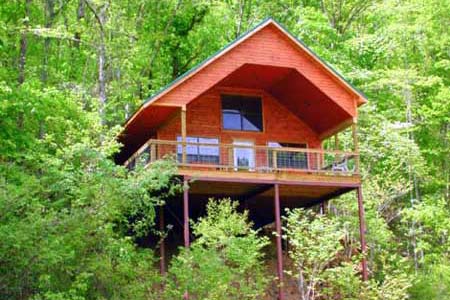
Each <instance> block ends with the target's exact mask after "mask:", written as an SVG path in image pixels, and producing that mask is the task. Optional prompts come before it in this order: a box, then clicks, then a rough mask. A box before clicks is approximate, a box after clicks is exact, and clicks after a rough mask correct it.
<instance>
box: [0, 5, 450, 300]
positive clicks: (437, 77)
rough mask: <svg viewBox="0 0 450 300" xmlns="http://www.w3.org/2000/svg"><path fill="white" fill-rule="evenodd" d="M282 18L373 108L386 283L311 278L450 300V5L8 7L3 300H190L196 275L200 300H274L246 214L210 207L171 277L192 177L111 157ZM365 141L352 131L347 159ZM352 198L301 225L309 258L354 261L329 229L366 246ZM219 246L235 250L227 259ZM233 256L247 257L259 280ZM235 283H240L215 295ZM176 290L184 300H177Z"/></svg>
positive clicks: (2, 74)
mask: <svg viewBox="0 0 450 300" xmlns="http://www.w3.org/2000/svg"><path fill="white" fill-rule="evenodd" d="M266 17H272V18H274V19H275V20H276V21H278V22H280V23H281V24H283V26H285V27H286V28H288V29H289V31H290V32H291V33H292V34H293V35H295V36H296V37H298V38H300V39H301V40H303V41H304V42H305V44H307V45H308V47H310V48H311V49H312V50H314V52H316V53H317V54H318V55H319V56H320V57H321V58H323V60H325V61H327V62H328V63H329V64H330V65H331V66H332V67H333V68H334V69H336V70H337V71H339V72H340V73H341V74H343V75H344V77H345V78H346V79H348V80H349V81H350V82H351V83H352V84H353V85H354V86H356V87H357V88H358V89H360V90H362V91H364V93H365V94H366V95H367V98H368V99H369V102H368V103H367V104H366V105H364V106H363V107H362V108H361V109H360V111H359V119H358V128H359V140H360V153H361V168H362V177H363V182H364V185H363V191H364V200H365V205H366V222H367V227H368V232H367V239H368V249H369V250H368V254H367V259H368V264H369V268H370V277H371V281H370V282H369V283H367V284H366V285H363V284H361V283H360V282H359V281H358V280H357V281H354V280H353V279H354V278H357V275H355V274H356V273H357V270H355V268H357V261H353V260H352V261H347V262H346V263H345V264H342V265H340V266H339V268H328V269H327V270H324V272H322V273H320V272H319V273H314V276H312V275H311V274H309V275H307V277H305V278H306V279H307V280H309V281H308V282H314V284H315V285H314V286H320V293H321V295H322V296H326V295H334V296H336V295H338V296H341V298H342V299H344V297H346V298H345V299H363V298H362V297H363V296H362V295H364V297H366V298H367V299H417V300H422V299H446V298H449V297H450V257H449V255H450V240H449V232H450V202H449V201H450V145H449V141H450V76H449V74H450V31H449V27H450V26H449V25H450V1H449V0H428V1H422V0H223V1H213V0H210V1H208V0H192V1H184V0H164V1H156V0H155V1H154V0H126V1H113V0H39V1H33V0H3V1H1V6H0V63H1V68H0V299H49V300H50V299H51V300H53V299H73V300H75V299H76V300H81V299H163V298H162V297H165V298H167V299H179V297H180V295H182V294H183V292H184V289H180V288H179V287H178V289H177V286H178V283H180V282H181V283H183V284H185V283H186V282H185V281H183V280H185V279H186V278H183V277H182V274H185V272H184V271H185V270H188V269H189V270H191V273H189V274H190V276H191V277H190V278H191V279H192V280H197V282H203V283H204V286H202V285H200V284H198V285H196V286H195V288H196V289H195V288H194V287H192V288H193V290H192V293H198V295H199V297H203V298H205V299H206V298H207V297H210V298H208V299H221V298H220V297H221V295H222V297H223V295H228V296H227V298H226V299H243V298H239V297H240V296H242V295H245V297H246V298H245V299H261V298H259V297H260V295H261V293H264V290H265V289H266V288H267V287H268V286H270V283H268V282H267V278H269V279H271V278H272V277H273V275H274V274H270V276H272V277H270V276H269V275H267V273H264V272H266V271H265V270H264V265H263V263H262V260H263V258H264V256H265V255H266V254H265V253H264V252H265V251H266V250H264V248H265V247H266V246H267V244H268V242H267V238H266V237H261V232H259V231H258V232H257V231H254V230H253V229H252V228H251V224H250V223H249V222H248V220H247V219H246V215H245V212H244V213H241V212H237V211H236V210H235V205H234V204H233V202H232V201H231V200H226V201H223V203H222V205H219V204H218V202H215V201H212V202H210V211H209V212H208V216H205V218H204V219H201V220H198V221H197V223H195V224H193V225H192V226H193V228H195V234H196V236H197V242H196V243H195V244H194V245H193V250H192V251H191V252H189V251H185V250H181V251H180V253H179V254H178V256H176V258H175V259H174V260H173V264H172V265H171V267H170V268H169V274H170V276H168V277H167V279H164V278H162V277H161V276H160V275H159V274H158V268H157V267H155V266H156V265H157V259H158V258H157V254H155V251H156V249H152V248H149V247H144V246H142V243H141V239H142V237H145V236H147V235H149V234H164V233H161V232H158V229H157V226H156V224H155V216H156V213H157V209H158V207H160V206H162V205H164V203H165V201H166V200H167V199H168V197H171V196H173V195H175V194H176V193H179V192H180V190H181V188H182V187H181V186H180V183H179V182H178V181H177V180H174V178H173V174H174V173H175V168H176V166H175V164H174V162H173V161H171V160H167V161H161V162H158V163H156V164H154V165H152V167H151V168H147V169H143V168H141V169H140V168H138V169H136V170H135V171H133V172H127V170H126V169H125V168H124V167H123V166H118V165H116V164H114V161H113V160H112V157H113V156H114V154H115V153H117V151H118V149H120V145H119V144H118V143H117V139H116V138H117V135H118V133H119V132H120V130H121V128H122V127H121V126H122V125H123V123H124V121H125V120H126V119H127V118H129V117H130V116H131V115H132V114H133V113H134V112H135V110H136V109H137V108H138V107H139V106H140V105H141V104H142V103H143V102H144V101H145V99H147V98H148V97H149V96H150V95H152V94H154V93H156V92H157V91H158V90H159V89H161V88H162V87H163V86H165V85H166V84H168V83H170V82H171V81H172V80H174V79H175V78H177V77H179V76H180V75H182V74H183V73H185V72H186V71H188V70H189V69H190V68H192V67H193V66H195V65H196V64H198V63H199V62H201V61H202V60H204V59H205V58H207V57H209V56H210V55H212V54H213V53H215V52H216V51H217V50H219V49H221V48H222V47H223V46H225V45H226V44H227V43H229V42H231V41H233V40H234V39H235V38H237V37H239V36H240V35H242V34H243V33H244V32H246V31H247V30H249V29H251V28H252V27H253V26H255V25H256V24H258V23H259V22H260V21H261V20H263V19H265V18H266ZM350 143H351V134H349V133H345V134H343V136H342V145H343V147H346V145H348V144H350ZM350 199H354V195H344V196H342V197H340V198H339V199H336V200H333V201H332V202H331V203H330V204H329V208H330V209H329V215H328V216H327V217H318V216H315V215H314V214H312V215H311V214H310V213H308V212H305V211H293V212H290V214H288V216H287V219H286V220H285V223H286V228H285V229H286V232H287V234H288V235H290V239H291V240H293V241H296V242H298V243H299V247H298V248H296V249H303V248H301V247H300V246H301V245H313V244H316V243H322V244H320V245H323V247H324V249H333V248H335V249H336V248H339V249H341V248H340V246H339V245H337V244H336V245H335V244H330V243H329V241H327V240H323V239H322V240H315V239H314V236H315V235H314V234H313V233H314V230H317V228H322V227H323V228H328V229H330V230H331V229H333V232H334V233H340V234H341V235H340V236H346V237H347V236H348V237H349V241H351V240H357V238H358V235H359V232H358V219H357V218H358V214H357V205H356V203H355V201H353V200H350ZM214 217H216V218H218V219H217V220H221V222H222V221H223V223H220V222H219V223H218V224H223V226H225V227H224V228H228V227H227V226H231V225H230V224H228V223H226V220H240V221H239V222H238V221H236V222H235V223H234V224H235V226H236V228H234V229H235V230H236V231H232V232H230V231H226V230H225V231H224V230H223V228H220V227H212V226H205V224H208V222H209V221H210V218H214ZM219 217H220V218H219ZM305 222H306V223H305ZM300 229H301V231H298V230H300ZM213 230H214V231H213ZM211 232H215V233H217V232H220V233H221V234H222V235H223V236H224V237H226V240H227V241H229V243H228V244H225V245H219V246H218V244H217V242H216V241H214V238H211ZM236 232H237V233H236ZM325 232H326V233H327V234H329V236H330V240H331V239H333V237H335V238H336V235H335V234H334V233H333V232H331V231H328V230H326V231H325ZM202 237H209V238H210V239H209V240H208V239H206V240H205V239H203V240H202ZM202 241H203V242H202ZM245 249H247V252H246V250H245ZM308 249H309V248H308V247H307V248H305V249H303V250H302V251H308ZM228 250H229V251H232V250H233V251H242V252H243V253H246V254H247V255H248V256H245V257H246V258H248V259H249V260H250V259H251V261H252V262H253V263H254V268H253V269H252V268H251V267H249V266H247V265H245V264H244V263H243V261H242V260H239V259H237V258H236V256H232V254H233V252H227V251H228ZM330 251H331V250H330ZM230 253H231V254H230ZM227 255H228V256H227ZM230 255H231V256H230ZM289 255H290V257H291V259H292V262H293V263H294V264H297V265H296V266H297V267H298V266H300V265H301V266H302V268H303V269H302V270H308V268H314V263H313V262H314V261H316V262H317V261H318V260H314V258H315V255H318V254H317V253H314V252H312V250H311V252H308V253H307V255H305V256H304V257H302V256H301V255H299V253H296V252H295V251H294V250H293V252H291V253H290V254H289ZM206 258H208V259H206ZM309 258H311V259H309ZM320 258H321V259H322V258H323V257H322V256H321V257H320ZM224 261H225V262H229V265H228V266H229V267H228V268H222V262H224ZM192 265H201V266H202V268H198V269H195V270H193V269H192ZM230 265H231V266H230ZM297 270H298V268H297ZM218 271H220V272H223V274H228V276H229V277H227V278H225V277H223V278H219V279H220V280H221V281H220V282H221V283H222V286H221V288H222V290H220V289H217V290H215V291H216V292H218V293H217V294H208V293H207V294H206V296H205V294H204V293H205V291H208V290H209V288H210V286H208V284H211V285H214V284H215V283H217V282H218V281H217V280H219V279H217V278H216V279H217V280H216V279H214V277H209V276H214V275H215V274H216V273H217V272H218ZM250 271H253V272H254V276H253V277H252V278H250V277H249V272H250ZM291 271H292V270H291ZM264 274H266V275H267V276H269V277H267V276H265V275H264ZM344 274H347V275H346V276H344ZM291 275H292V276H294V277H295V278H298V276H299V275H298V274H297V273H295V272H291ZM296 276H297V277H296ZM308 276H309V277H308ZM199 278H200V279H199ZM203 278H204V280H203ZM342 278H347V279H349V281H345V280H342ZM188 279H189V278H188ZM244 279H246V280H247V281H245V282H246V283H247V285H245V284H243V285H242V289H241V290H239V289H235V287H236V286H235V285H233V284H235V283H236V282H241V281H242V282H244V281H243V280H244ZM171 280H173V281H171ZM324 282H326V283H327V284H328V286H327V285H326V284H324ZM161 285H166V287H170V288H172V290H169V292H166V293H165V294H160V293H161V289H160V287H161ZM220 291H221V292H220ZM240 293H242V294H240ZM244 293H245V294H244ZM312 294H314V293H312ZM312 294H311V295H312ZM315 296H317V297H318V295H315ZM242 297H243V296H242ZM302 297H303V298H301V299H303V300H304V299H314V298H312V296H311V297H310V296H309V294H307V291H306V290H304V293H303V296H302ZM307 297H309V298H307ZM341 298H339V299H341ZM317 299H319V298H317Z"/></svg>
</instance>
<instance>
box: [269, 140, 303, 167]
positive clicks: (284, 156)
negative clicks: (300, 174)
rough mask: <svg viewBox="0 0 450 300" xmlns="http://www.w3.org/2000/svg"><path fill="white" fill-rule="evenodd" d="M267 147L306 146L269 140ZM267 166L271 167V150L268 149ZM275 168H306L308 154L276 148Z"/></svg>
mask: <svg viewBox="0 0 450 300" xmlns="http://www.w3.org/2000/svg"><path fill="white" fill-rule="evenodd" d="M268 146H269V147H274V148H283V147H288V148H302V149H305V148H306V144H292V143H278V142H269V143H268ZM268 152H269V153H268V155H269V166H270V167H273V151H272V150H269V151H268ZM277 168H286V169H308V156H307V155H306V153H304V152H294V151H283V150H277Z"/></svg>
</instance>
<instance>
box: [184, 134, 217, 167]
mask: <svg viewBox="0 0 450 300" xmlns="http://www.w3.org/2000/svg"><path fill="white" fill-rule="evenodd" d="M182 139H183V137H182V136H181V135H177V137H176V140H177V142H181V141H182ZM189 139H196V140H197V141H196V142H191V141H189ZM200 139H210V140H217V144H216V143H210V144H212V145H211V146H202V145H192V144H209V143H204V142H200ZM186 142H187V143H190V145H188V146H186V163H188V164H215V165H219V164H220V157H221V155H220V138H219V137H209V136H208V137H207V136H186ZM213 144H214V145H213ZM215 145H217V146H215ZM181 147H182V145H179V144H177V149H176V154H177V161H178V162H181V160H182V157H181V156H182V155H183V153H182V148H181ZM192 147H193V148H195V149H196V150H195V152H196V153H194V154H189V149H193V148H192ZM201 147H214V148H216V149H217V155H207V154H201V153H200V152H201V150H200V149H201ZM193 157H195V158H193ZM202 157H203V158H205V157H216V161H214V162H211V161H207V160H208V159H202ZM205 161H206V162H205Z"/></svg>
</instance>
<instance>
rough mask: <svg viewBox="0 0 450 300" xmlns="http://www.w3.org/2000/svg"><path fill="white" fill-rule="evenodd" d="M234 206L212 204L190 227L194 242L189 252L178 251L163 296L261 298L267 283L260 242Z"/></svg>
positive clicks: (263, 243) (221, 202) (228, 202)
mask: <svg viewBox="0 0 450 300" xmlns="http://www.w3.org/2000/svg"><path fill="white" fill-rule="evenodd" d="M237 206H238V203H237V202H232V201H231V200H229V199H222V200H213V199H211V200H210V201H209V203H208V206H207V214H206V216H205V217H201V218H199V220H198V221H197V222H195V223H194V222H192V230H193V234H194V236H195V237H196V239H195V240H194V242H193V243H192V245H191V246H190V248H182V249H180V251H181V252H180V254H179V255H178V256H177V257H175V258H174V259H173V261H172V263H171V265H170V268H169V274H168V281H167V285H166V296H167V298H168V299H181V298H182V296H183V294H184V293H185V292H188V293H189V297H190V299H211V300H213V299H217V300H218V299H260V298H261V297H262V295H263V294H264V291H265V284H266V283H267V282H268V277H269V276H268V274H266V273H265V270H264V265H263V253H262V249H263V248H264V247H265V246H266V245H267V244H268V240H267V238H264V237H259V236H258V232H257V231H255V230H253V229H252V224H251V223H249V221H248V212H244V213H238V212H237V211H236V209H237Z"/></svg>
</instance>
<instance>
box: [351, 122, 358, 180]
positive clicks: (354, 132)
mask: <svg viewBox="0 0 450 300" xmlns="http://www.w3.org/2000/svg"><path fill="white" fill-rule="evenodd" d="M352 135H353V151H354V152H355V153H356V157H355V170H356V172H358V173H359V145H358V128H357V126H356V122H353V123H352Z"/></svg>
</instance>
